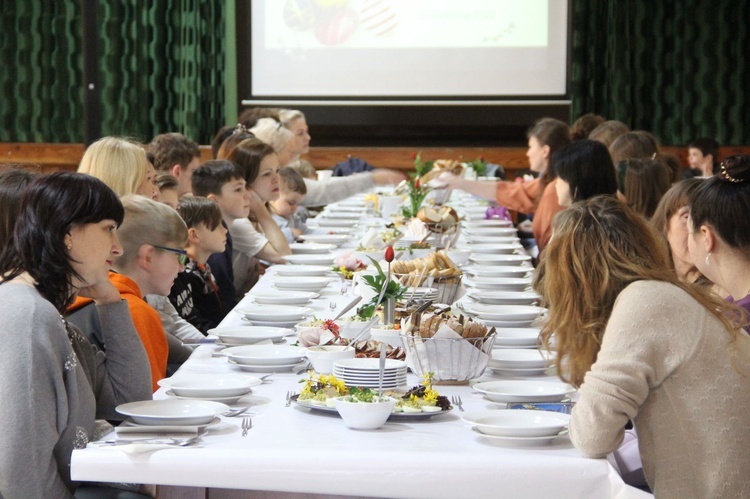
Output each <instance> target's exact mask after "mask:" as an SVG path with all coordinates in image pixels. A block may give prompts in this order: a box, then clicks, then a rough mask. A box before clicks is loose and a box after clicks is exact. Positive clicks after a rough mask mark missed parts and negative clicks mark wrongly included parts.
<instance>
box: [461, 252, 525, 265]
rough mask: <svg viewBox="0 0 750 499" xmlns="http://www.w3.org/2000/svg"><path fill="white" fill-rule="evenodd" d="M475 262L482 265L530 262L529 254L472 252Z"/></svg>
mask: <svg viewBox="0 0 750 499" xmlns="http://www.w3.org/2000/svg"><path fill="white" fill-rule="evenodd" d="M469 260H471V261H472V262H474V263H478V264H480V265H506V266H507V265H522V264H524V263H527V262H530V261H531V257H530V256H529V255H493V254H487V253H472V254H471V256H470V257H469Z"/></svg>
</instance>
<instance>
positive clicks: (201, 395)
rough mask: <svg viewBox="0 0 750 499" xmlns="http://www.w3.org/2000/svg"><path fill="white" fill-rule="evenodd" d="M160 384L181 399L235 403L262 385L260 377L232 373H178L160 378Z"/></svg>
mask: <svg viewBox="0 0 750 499" xmlns="http://www.w3.org/2000/svg"><path fill="white" fill-rule="evenodd" d="M157 383H158V385H159V386H163V387H165V388H168V390H167V396H169V397H172V398H177V399H180V400H212V401H214V402H222V403H224V404H234V403H236V402H237V401H238V400H239V399H240V398H242V397H244V396H245V395H248V394H250V393H251V392H252V387H254V386H257V385H260V384H261V380H260V378H256V377H254V376H238V375H231V374H220V375H216V374H215V375H210V374H178V375H175V376H173V377H171V378H166V379H162V380H159V381H158V382H157Z"/></svg>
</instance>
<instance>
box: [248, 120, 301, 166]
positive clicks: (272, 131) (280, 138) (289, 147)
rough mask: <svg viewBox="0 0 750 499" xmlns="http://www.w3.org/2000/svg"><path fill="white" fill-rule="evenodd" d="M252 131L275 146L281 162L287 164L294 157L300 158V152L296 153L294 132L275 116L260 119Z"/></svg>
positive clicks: (274, 148)
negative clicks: (275, 118)
mask: <svg viewBox="0 0 750 499" xmlns="http://www.w3.org/2000/svg"><path fill="white" fill-rule="evenodd" d="M250 133H252V134H253V135H255V137H257V138H259V139H260V140H262V141H263V142H265V143H266V144H268V145H269V146H271V147H273V150H274V152H275V153H276V156H278V158H279V164H281V165H287V164H289V163H291V162H292V161H293V160H294V159H297V160H299V154H295V145H294V139H295V136H294V134H293V133H292V132H291V131H290V130H289V129H287V128H285V127H284V126H282V125H281V123H279V122H278V121H275V120H274V119H273V118H261V119H259V120H258V122H257V123H256V124H255V126H254V127H252V128H251V129H250Z"/></svg>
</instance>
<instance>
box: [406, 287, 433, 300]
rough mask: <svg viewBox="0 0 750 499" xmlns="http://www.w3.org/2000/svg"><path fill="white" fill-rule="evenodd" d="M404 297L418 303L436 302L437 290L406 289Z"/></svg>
mask: <svg viewBox="0 0 750 499" xmlns="http://www.w3.org/2000/svg"><path fill="white" fill-rule="evenodd" d="M404 296H405V297H406V298H410V299H414V300H418V301H426V300H437V297H438V290H437V289H436V288H408V289H407V290H406V293H405V294H404Z"/></svg>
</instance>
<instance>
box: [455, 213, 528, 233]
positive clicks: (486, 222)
mask: <svg viewBox="0 0 750 499" xmlns="http://www.w3.org/2000/svg"><path fill="white" fill-rule="evenodd" d="M469 213H472V214H474V213H477V214H478V213H479V210H477V211H472V212H469ZM481 213H482V214H486V213H487V209H486V208H485V210H484V211H483V212H481ZM512 225H513V222H511V221H510V220H500V219H499V218H479V219H475V218H472V219H471V220H467V221H465V222H464V226H465V227H466V228H467V229H471V228H480V227H481V228H486V227H506V228H508V229H509V230H510V229H512V230H514V231H515V230H516V229H515V228H513V227H512Z"/></svg>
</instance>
